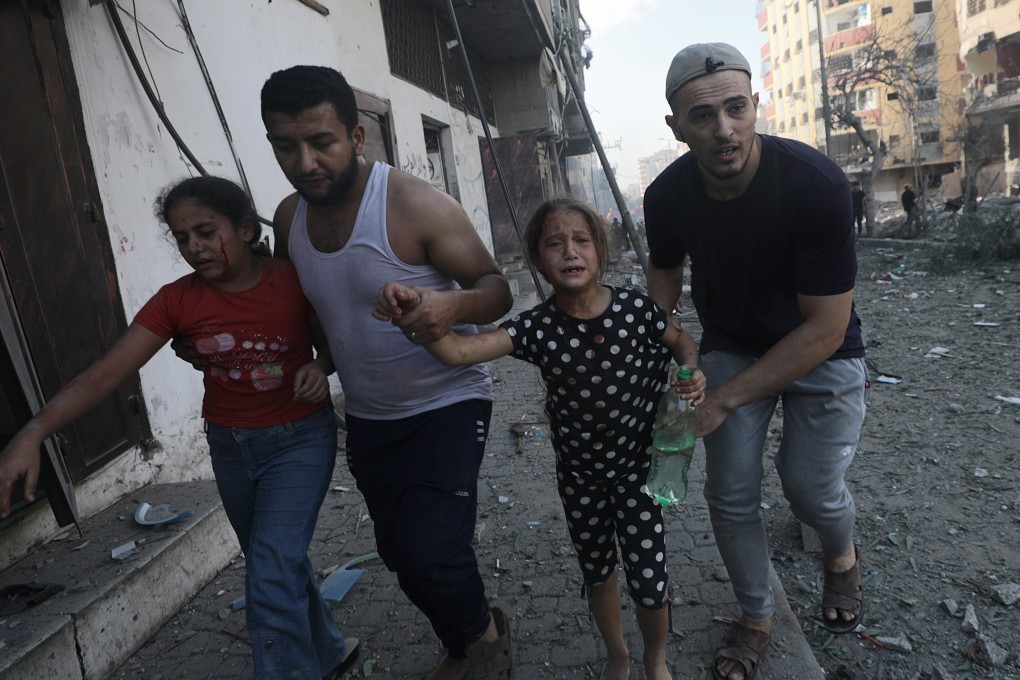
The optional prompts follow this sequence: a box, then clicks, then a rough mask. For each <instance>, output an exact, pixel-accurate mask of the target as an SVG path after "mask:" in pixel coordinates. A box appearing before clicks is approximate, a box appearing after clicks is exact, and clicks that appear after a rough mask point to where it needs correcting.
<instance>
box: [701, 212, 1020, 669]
mask: <svg viewBox="0 0 1020 680" xmlns="http://www.w3.org/2000/svg"><path fill="white" fill-rule="evenodd" d="M883 226H884V229H883V230H882V231H889V229H891V228H894V227H895V224H894V223H892V222H890V223H888V224H887V225H883ZM882 231H879V232H878V233H882ZM945 248H947V246H946V245H945V244H943V243H939V242H935V241H932V240H930V239H925V240H917V241H911V242H893V241H885V240H883V239H862V242H861V243H860V244H859V245H858V278H857V288H856V292H855V296H856V303H855V304H856V306H857V311H858V314H859V315H860V317H861V320H862V323H863V330H864V338H865V342H866V344H867V353H868V355H867V363H868V366H869V368H870V371H871V379H872V387H871V392H870V398H869V401H868V411H867V416H866V419H865V423H864V427H863V430H862V433H861V440H860V446H859V449H858V452H857V454H856V458H855V460H854V462H853V464H852V465H851V467H850V470H849V473H848V475H847V482H848V485H849V486H850V489H851V492H852V494H853V496H854V499H855V502H856V505H857V525H856V535H855V539H856V541H857V544H858V546H859V547H860V552H861V557H862V565H863V569H864V590H865V594H866V598H867V613H866V616H865V619H864V624H863V627H862V628H860V629H859V631H858V632H857V633H854V634H849V635H844V636H833V635H831V634H830V633H828V632H826V631H825V630H824V629H823V628H821V626H820V625H818V624H817V623H816V621H815V616H817V613H818V603H819V601H820V592H821V585H822V584H821V581H822V573H821V569H820V553H819V552H817V547H816V546H817V544H816V543H814V542H812V541H811V540H810V536H809V537H807V538H805V537H804V536H802V533H803V532H802V529H801V525H800V524H799V522H797V521H796V520H795V519H794V518H793V516H792V514H791V513H790V510H789V504H788V503H787V502H786V500H785V499H784V498H783V495H782V490H781V489H780V486H779V479H778V476H777V475H776V473H775V470H774V467H773V465H772V460H771V458H772V455H773V453H774V451H775V450H776V448H777V446H778V443H779V437H780V428H781V421H780V420H779V418H776V419H774V420H773V423H772V426H771V428H770V432H769V439H768V444H767V447H766V458H767V461H766V470H767V481H766V483H765V485H764V488H763V496H762V508H763V510H762V513H763V516H764V518H765V521H766V524H767V528H768V531H769V536H770V547H771V549H772V561H773V564H774V566H775V569H776V572H777V574H778V575H779V577H780V579H781V581H782V583H783V584H784V587H785V589H786V592H787V596H788V598H789V600H790V604H791V606H792V607H793V609H794V612H795V613H796V614H797V615H798V618H799V619H800V621H801V624H802V627H803V630H804V633H805V635H806V636H807V639H808V642H809V643H810V644H811V646H812V648H813V650H814V652H815V655H816V657H817V659H818V661H819V663H820V664H821V665H822V667H823V668H824V669H825V671H826V675H827V677H829V678H833V679H836V680H900V679H902V680H929V679H930V680H948V679H950V678H953V679H963V678H995V679H1002V680H1014V679H1020V585H1017V584H1020V261H1014V262H998V263H990V264H981V265H975V266H962V265H957V266H948V267H947V266H946V262H945V259H946V252H947V251H946V249H945ZM683 318H684V322H685V323H690V326H689V327H690V328H691V330H692V332H693V333H694V334H695V337H697V335H698V333H699V332H700V328H698V327H697V319H696V317H695V316H694V314H693V310H691V311H689V312H688V313H686V314H685V315H684V317H683ZM808 533H809V534H810V532H808Z"/></svg>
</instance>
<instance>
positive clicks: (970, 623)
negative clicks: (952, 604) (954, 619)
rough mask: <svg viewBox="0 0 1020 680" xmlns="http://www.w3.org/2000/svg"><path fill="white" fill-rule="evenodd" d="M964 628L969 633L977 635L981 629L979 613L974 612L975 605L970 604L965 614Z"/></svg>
mask: <svg viewBox="0 0 1020 680" xmlns="http://www.w3.org/2000/svg"><path fill="white" fill-rule="evenodd" d="M962 628H963V630H964V631H965V632H967V633H976V632H978V630H979V629H980V628H981V625H980V624H979V623H978V617H977V612H975V611H974V605H972V604H968V605H967V609H966V611H964V612H963V625H962Z"/></svg>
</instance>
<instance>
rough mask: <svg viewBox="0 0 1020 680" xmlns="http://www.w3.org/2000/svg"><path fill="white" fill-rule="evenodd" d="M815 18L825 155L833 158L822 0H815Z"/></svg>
mask: <svg viewBox="0 0 1020 680" xmlns="http://www.w3.org/2000/svg"><path fill="white" fill-rule="evenodd" d="M815 20H816V23H817V24H818V63H819V75H820V76H821V79H822V118H824V119H825V120H824V121H823V123H824V124H825V155H826V156H828V157H829V158H832V110H831V109H830V108H829V73H828V69H826V68H825V37H824V36H823V35H822V34H823V31H822V0H815Z"/></svg>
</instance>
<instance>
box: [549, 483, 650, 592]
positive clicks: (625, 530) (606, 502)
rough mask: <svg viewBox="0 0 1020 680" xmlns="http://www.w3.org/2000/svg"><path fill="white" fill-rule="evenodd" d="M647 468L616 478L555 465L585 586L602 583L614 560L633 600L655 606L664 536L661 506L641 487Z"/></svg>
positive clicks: (568, 526) (611, 570)
mask: <svg viewBox="0 0 1020 680" xmlns="http://www.w3.org/2000/svg"><path fill="white" fill-rule="evenodd" d="M646 472H647V468H644V469H640V470H639V471H638V472H636V473H632V474H627V475H622V476H620V477H619V478H616V479H605V478H601V477H591V476H587V475H583V474H578V473H577V472H575V471H574V470H571V469H570V468H568V467H567V466H565V465H563V464H558V465H557V466H556V478H557V480H558V483H559V492H560V500H561V501H562V502H563V511H564V513H565V514H566V517H567V528H568V530H569V531H570V539H571V541H573V544H574V550H576V551H577V561H578V563H579V564H580V565H581V574H582V575H583V576H584V582H585V584H587V586H588V587H589V588H591V587H592V586H596V585H598V584H600V583H604V582H605V581H606V580H607V579H608V578H609V575H610V574H612V572H613V570H614V569H616V566H617V564H619V557H618V553H617V542H619V551H620V553H622V554H623V558H624V559H623V571H624V576H625V577H626V581H627V588H628V590H629V591H630V596H631V597H632V598H633V599H634V602H636V603H637V604H639V605H641V606H642V607H645V608H646V609H654V610H659V609H662V607H663V600H664V599H665V592H666V583H667V574H666V540H665V534H664V531H663V526H662V508H661V507H659V505H658V504H656V503H655V501H653V500H652V499H651V498H649V497H648V496H647V495H646V494H645V493H643V492H642V491H641V485H642V484H644V481H645V480H644V477H645V474H646Z"/></svg>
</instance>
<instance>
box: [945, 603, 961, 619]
mask: <svg viewBox="0 0 1020 680" xmlns="http://www.w3.org/2000/svg"><path fill="white" fill-rule="evenodd" d="M941 606H942V609H943V611H945V612H946V613H947V614H949V615H950V616H956V612H958V611H960V605H958V604H956V600H953V599H945V600H942V603H941Z"/></svg>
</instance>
